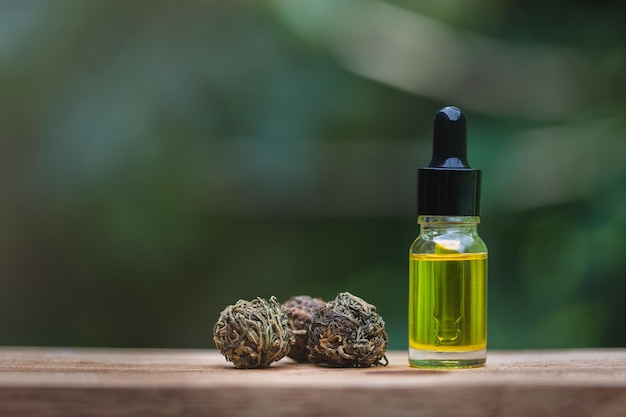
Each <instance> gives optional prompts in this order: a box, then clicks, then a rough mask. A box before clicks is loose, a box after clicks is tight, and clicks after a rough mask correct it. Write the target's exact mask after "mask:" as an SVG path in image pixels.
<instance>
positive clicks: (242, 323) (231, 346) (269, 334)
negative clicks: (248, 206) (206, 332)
mask: <svg viewBox="0 0 626 417" xmlns="http://www.w3.org/2000/svg"><path fill="white" fill-rule="evenodd" d="M289 314H290V313H289V310H288V309H286V308H285V307H283V306H281V305H280V303H279V302H278V300H276V297H271V298H270V300H269V301H267V300H265V299H263V298H260V297H257V298H255V299H254V300H252V301H245V300H239V301H237V302H236V303H235V304H234V305H230V306H228V307H226V308H225V309H224V311H222V312H221V314H220V318H219V319H218V320H217V323H215V326H214V327H213V341H214V342H215V346H217V348H218V349H219V351H220V352H222V354H223V355H224V356H225V357H226V360H227V361H231V362H232V363H233V365H235V368H267V367H268V366H270V364H271V363H272V362H275V361H277V360H280V359H282V358H283V357H284V356H285V355H287V353H289V349H290V347H291V345H292V344H293V342H294V334H293V332H292V331H291V329H290V328H289V318H288V316H289Z"/></svg>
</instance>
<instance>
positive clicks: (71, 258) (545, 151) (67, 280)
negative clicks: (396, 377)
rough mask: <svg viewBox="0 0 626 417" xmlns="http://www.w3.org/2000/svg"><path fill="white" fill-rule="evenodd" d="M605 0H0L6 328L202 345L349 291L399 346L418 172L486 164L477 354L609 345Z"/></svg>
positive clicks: (73, 338) (609, 5)
mask: <svg viewBox="0 0 626 417" xmlns="http://www.w3.org/2000/svg"><path fill="white" fill-rule="evenodd" d="M624 14H625V12H624V3H623V2H622V1H610V0H606V1H593V2H592V1H585V0H578V1H564V0H561V1H547V2H546V1H538V0H533V1H520V0H505V1H500V2H490V1H486V0H472V1H468V0H446V1H441V0H429V1H420V2H411V1H400V0H397V1H389V2H382V1H356V0H333V1H330V0H324V1H322V0H316V1H307V2H305V1H292V0H281V1H278V0H276V1H270V2H258V3H252V2H250V3H244V2H213V1H208V0H207V1H199V0H198V1H182V2H171V1H136V2H124V1H107V0H98V1H95V0H93V1H88V2H87V1H85V2H83V1H74V0H65V1H62V0H58V1H54V2H52V1H43V0H42V1H19V2H18V1H7V2H2V3H0V135H1V136H0V196H1V198H0V344H3V345H74V346H81V345H85V346H129V347H197V348H211V347H213V344H212V342H211V329H212V326H213V324H214V322H215V321H216V320H217V317H218V314H219V312H220V311H221V310H222V309H223V308H224V307H225V306H226V305H227V304H231V303H234V302H235V301H236V300H237V299H239V298H245V299H250V298H253V297H255V296H264V297H269V296H270V295H276V296H277V297H278V298H279V299H281V300H286V299H287V298H288V297H290V296H291V295H295V294H309V295H312V296H317V297H323V298H326V299H332V298H334V297H335V295H336V294H337V293H338V292H340V291H350V292H352V293H354V294H356V295H359V296H361V297H363V298H365V299H366V300H368V301H370V302H372V303H374V304H376V305H377V306H378V310H379V312H380V313H381V314H382V316H383V317H384V318H385V321H386V323H387V326H388V329H389V332H390V342H391V347H392V348H394V349H404V348H405V347H406V326H407V320H406V314H407V307H406V304H407V279H408V278H407V273H408V267H407V266H408V260H407V254H408V247H409V245H410V243H411V241H412V240H413V239H414V238H415V237H416V236H417V234H418V228H417V225H416V223H415V216H414V210H415V182H416V178H415V172H416V168H418V167H420V166H424V165H426V164H427V163H428V161H429V159H430V146H431V137H430V135H431V123H432V117H433V115H434V114H435V113H436V111H437V110H438V109H439V108H441V107H443V106H445V105H449V104H452V105H458V106H459V107H461V108H463V109H464V110H465V112H466V113H467V116H468V120H469V129H470V130H469V143H470V149H469V153H470V162H471V163H472V165H473V166H474V167H477V168H481V169H483V177H484V180H483V181H484V183H483V213H482V221H483V223H482V224H481V226H480V232H481V235H482V236H483V238H484V240H485V241H486V242H487V244H488V246H489V249H490V271H489V274H490V275H489V338H490V347H491V348H551V347H595V346H624V344H625V327H626V326H625V312H624V301H625V285H624V281H625V278H626V267H625V258H626V256H625V255H626V247H625V236H626V194H625V192H624V191H625V190H624V186H625V185H626V180H625V178H626V177H625V170H626V168H625V167H626V163H625V162H626V161H625V156H626V140H625V139H626V137H625V133H626V122H625V96H624V93H625V86H624V78H625V77H624V71H625V44H624V41H625V39H624V36H625V35H624V23H625V19H624Z"/></svg>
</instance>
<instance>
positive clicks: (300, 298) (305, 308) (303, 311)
mask: <svg viewBox="0 0 626 417" xmlns="http://www.w3.org/2000/svg"><path fill="white" fill-rule="evenodd" d="M324 304H326V303H325V302H324V301H323V300H322V299H321V298H311V297H309V296H308V295H296V296H293V297H291V298H290V299H289V300H287V301H285V302H284V303H283V306H285V307H286V308H288V309H289V310H290V311H291V318H290V320H289V326H290V327H291V330H293V333H294V334H295V335H296V342H295V343H294V344H293V345H292V346H291V350H290V351H289V354H288V355H287V356H289V357H290V358H291V359H294V360H296V361H298V362H306V361H307V360H308V354H309V349H308V348H307V343H308V340H309V326H310V325H311V319H312V318H313V316H314V315H315V313H317V312H318V311H319V310H320V309H321V308H322V307H323V306H324Z"/></svg>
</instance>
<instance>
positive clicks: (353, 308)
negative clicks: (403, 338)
mask: <svg viewBox="0 0 626 417" xmlns="http://www.w3.org/2000/svg"><path fill="white" fill-rule="evenodd" d="M310 332H311V333H310V335H309V345H308V348H309V351H310V353H309V360H310V361H311V362H313V363H321V364H327V365H329V366H335V367H368V366H372V365H387V358H386V357H385V352H386V351H387V346H388V345H389V339H388V337H387V333H386V332H385V322H384V321H383V319H382V317H381V316H380V315H379V314H378V313H376V307H374V306H373V305H371V304H369V303H366V302H365V301H363V300H362V299H361V298H359V297H356V296H354V295H352V294H350V293H349V292H343V293H340V294H339V295H337V298H335V301H331V302H330V303H327V304H326V305H325V306H324V307H322V309H320V311H319V312H318V313H317V314H316V315H315V317H313V321H312V322H311V330H310ZM383 358H384V360H385V361H384V363H382V362H381V359H383Z"/></svg>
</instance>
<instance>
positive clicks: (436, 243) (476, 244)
mask: <svg viewBox="0 0 626 417" xmlns="http://www.w3.org/2000/svg"><path fill="white" fill-rule="evenodd" d="M409 253H410V254H446V253H448V254H451V253H487V245H486V244H485V242H484V241H483V240H482V239H481V237H480V236H478V234H476V233H459V232H448V233H437V234H428V233H421V234H420V235H419V236H418V237H417V239H415V241H414V242H413V244H411V248H410V250H409Z"/></svg>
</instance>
